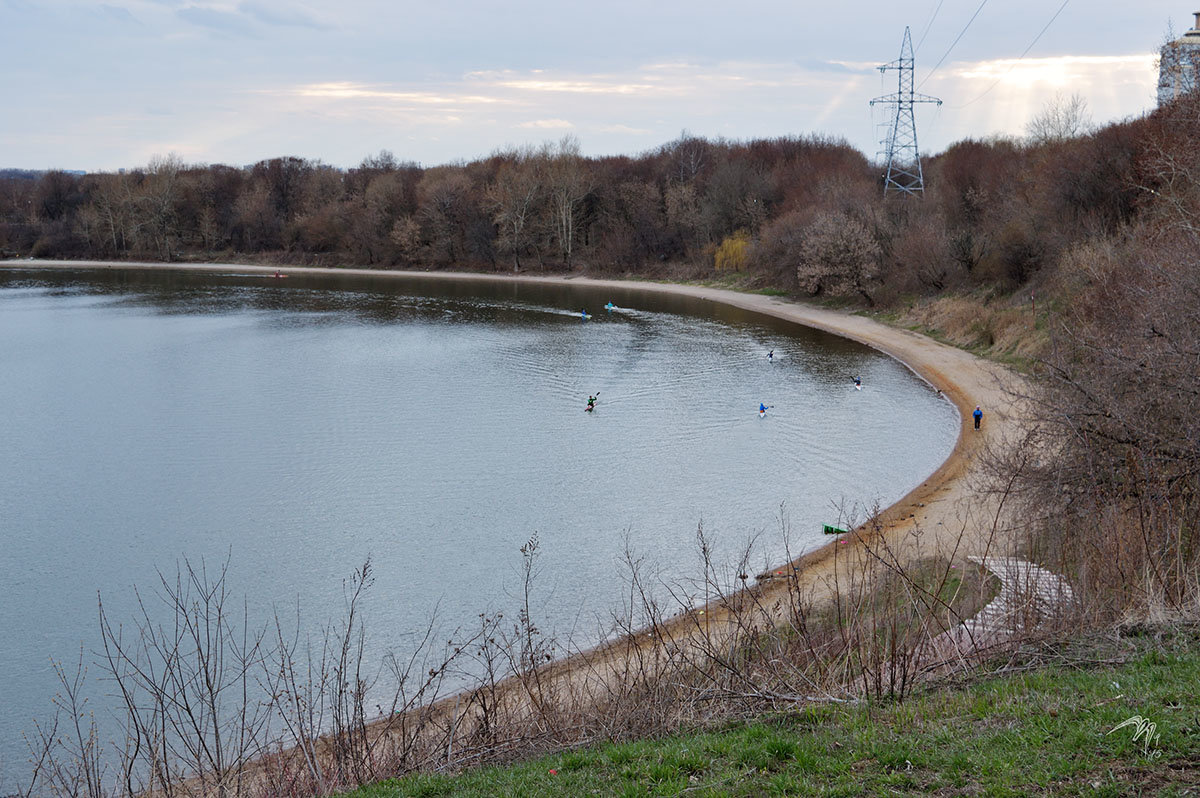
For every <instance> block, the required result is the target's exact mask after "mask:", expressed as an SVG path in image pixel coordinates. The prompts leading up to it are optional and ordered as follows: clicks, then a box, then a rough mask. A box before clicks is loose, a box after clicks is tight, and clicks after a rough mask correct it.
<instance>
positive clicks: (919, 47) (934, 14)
mask: <svg viewBox="0 0 1200 798" xmlns="http://www.w3.org/2000/svg"><path fill="white" fill-rule="evenodd" d="M944 2H946V0H938V4H937V8H935V9H933V16H932V17H930V18H929V23H928V24H927V25H926V26H925V30H923V31H921V40H920V41H919V42H917V47H916V49H915V50H913V54H914V55H915V54H916V53H918V52H920V50H921V45H922V44H924V43H925V37H926V36H927V35H928V34H929V29H930V28H932V27H933V21H934V20H935V19H937V15H938V12H939V11H941V10H942V3H944Z"/></svg>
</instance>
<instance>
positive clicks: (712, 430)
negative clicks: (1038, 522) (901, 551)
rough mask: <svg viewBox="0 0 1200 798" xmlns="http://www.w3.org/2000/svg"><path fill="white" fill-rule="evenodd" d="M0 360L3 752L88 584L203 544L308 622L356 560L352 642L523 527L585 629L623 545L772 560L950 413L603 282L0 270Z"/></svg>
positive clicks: (919, 450)
mask: <svg viewBox="0 0 1200 798" xmlns="http://www.w3.org/2000/svg"><path fill="white" fill-rule="evenodd" d="M608 302H611V303H614V304H615V305H617V306H618V307H617V309H615V310H613V311H606V310H605V309H604V305H605V304H606V303H608ZM583 308H587V310H588V311H589V312H590V314H591V318H590V319H586V320H585V319H583V318H582V317H581V314H580V311H581V309H583ZM772 350H773V351H774V358H773V360H769V359H768V358H767V356H766V355H767V353H768V352H769V351H772ZM0 370H2V373H3V379H2V380H0V407H3V408H4V418H5V422H4V424H3V426H2V429H0V452H2V453H3V457H0V546H2V554H0V685H3V687H2V692H3V696H2V700H0V772H6V773H9V774H12V773H14V772H15V773H20V772H22V768H23V765H22V762H21V760H22V759H23V758H24V748H23V745H22V744H21V739H20V734H21V732H22V731H23V730H29V729H30V728H31V725H32V723H31V721H32V718H33V717H35V716H45V715H47V714H49V711H50V697H51V696H52V695H53V693H54V692H55V689H56V683H55V678H54V673H53V669H52V668H51V666H50V659H51V658H53V659H55V660H58V661H60V662H62V661H65V662H68V663H71V662H74V661H75V660H77V659H78V657H79V655H80V651H81V647H82V650H83V652H84V658H85V661H90V660H91V659H92V658H93V657H92V652H93V651H95V650H96V648H97V647H98V642H99V636H98V633H97V632H96V625H97V624H96V617H97V610H96V607H97V594H98V593H99V594H100V595H101V596H102V597H103V600H104V603H105V609H106V612H107V613H108V614H109V616H110V618H112V619H114V620H115V621H120V620H122V619H123V618H132V616H133V613H134V611H135V610H136V601H135V598H134V593H133V588H134V586H138V587H140V588H141V589H142V590H143V591H147V590H148V589H152V588H153V587H154V586H155V585H156V584H157V581H158V576H157V574H158V573H159V572H163V573H166V574H174V572H175V569H176V566H177V563H179V562H181V561H182V560H183V558H188V559H189V560H190V561H191V562H193V563H195V564H199V563H200V562H201V561H203V562H204V563H205V564H206V565H208V566H209V567H210V568H211V567H216V566H219V565H220V564H221V563H223V562H225V561H226V560H228V561H229V577H228V583H229V586H230V589H231V591H232V592H234V593H235V594H237V595H238V596H239V597H240V596H242V595H245V596H246V597H247V600H248V605H249V607H250V612H251V615H252V616H253V617H254V618H256V619H263V620H265V619H266V618H267V617H268V616H269V615H270V612H271V611H272V608H274V607H279V608H283V609H284V610H285V611H287V610H288V608H291V609H290V611H291V612H292V613H293V614H294V613H295V607H296V605H297V603H298V604H299V606H300V607H301V617H302V618H303V621H302V624H306V625H307V624H311V626H312V628H313V629H315V628H317V627H318V626H319V625H320V624H321V623H324V622H327V621H328V619H329V618H331V617H335V616H336V615H337V614H338V612H339V611H340V609H341V606H342V596H343V592H342V591H343V582H344V580H346V579H347V578H349V577H350V576H351V575H352V573H353V572H354V570H355V568H357V567H359V566H360V565H362V563H363V562H364V561H365V560H366V559H367V558H368V557H370V558H371V561H372V563H373V566H374V572H375V583H374V585H373V586H372V588H371V590H370V591H369V593H368V597H367V603H366V605H365V616H366V618H367V626H368V630H369V634H370V637H369V643H368V653H369V657H370V658H371V659H372V660H373V662H374V663H375V664H376V665H377V664H378V662H379V661H380V660H381V658H382V656H383V652H384V651H387V650H395V651H400V652H403V651H405V650H406V647H408V648H411V646H412V645H413V644H414V641H415V640H416V639H417V636H418V635H419V634H420V633H421V631H422V630H423V629H424V627H425V624H426V622H427V621H428V619H429V617H430V616H431V614H432V613H433V612H434V611H435V608H436V613H437V617H438V619H439V623H440V624H442V628H444V629H453V628H455V627H457V626H460V625H467V626H469V625H470V623H471V622H472V620H473V619H475V618H476V617H477V616H478V614H479V613H480V612H487V611H495V610H498V609H508V608H512V607H513V606H514V605H515V603H516V599H515V597H516V595H517V593H518V591H519V589H520V585H521V578H520V566H521V554H520V551H519V550H520V547H521V546H522V545H524V544H525V542H526V541H527V540H528V539H529V538H530V537H531V536H532V535H534V534H535V533H536V535H537V537H538V540H539V560H538V569H539V576H538V580H537V582H536V590H535V608H536V610H537V612H538V614H539V617H540V619H541V622H540V624H539V625H540V626H541V627H542V628H543V630H545V631H550V630H553V631H554V633H555V634H557V635H559V636H560V637H563V638H565V637H567V636H571V637H573V639H574V640H575V641H576V643H578V644H586V643H588V642H592V641H595V640H596V639H597V638H598V636H599V635H600V634H602V633H603V632H604V631H607V630H608V629H609V628H610V627H611V621H610V619H611V611H612V610H613V609H615V608H616V607H618V606H619V605H620V603H621V596H622V593H623V586H624V572H623V571H622V569H621V567H620V559H621V554H622V551H623V548H624V547H625V546H626V545H628V546H629V547H630V548H631V549H632V550H633V551H634V552H636V553H638V554H639V555H643V556H645V557H646V558H647V559H648V560H649V561H650V562H652V563H654V564H655V565H656V567H657V570H658V573H659V575H660V578H661V579H662V580H663V581H664V582H667V583H671V584H681V585H685V586H686V585H687V584H689V583H688V582H687V580H688V579H689V578H692V577H694V576H696V575H697V574H698V573H699V572H698V565H699V554H698V551H697V546H696V532H697V528H698V526H700V525H702V526H703V529H704V530H705V533H706V534H707V535H708V536H709V537H710V538H711V540H712V541H713V544H714V550H715V554H716V557H717V559H718V561H719V562H722V563H731V564H732V563H733V562H734V560H735V559H736V556H737V554H738V553H739V552H740V551H742V550H743V549H744V548H745V547H746V546H747V544H748V543H749V542H751V541H753V542H754V555H753V559H752V564H753V566H754V567H757V568H765V567H768V566H769V565H777V564H780V563H782V562H783V561H785V560H786V559H787V557H788V554H789V553H790V555H791V556H796V555H798V554H799V553H801V552H802V551H804V550H806V549H811V548H813V547H816V546H819V545H821V544H823V543H824V542H826V540H827V539H826V538H824V536H823V535H822V534H821V532H820V527H821V524H822V523H827V522H828V523H833V522H838V521H842V520H844V517H843V516H842V512H841V511H842V509H843V508H844V509H847V510H849V511H851V512H853V513H856V514H857V515H858V517H859V518H860V519H861V516H862V514H863V511H864V509H865V508H869V507H870V506H872V505H875V504H879V505H887V504H889V503H891V502H893V501H895V500H897V499H898V498H900V497H901V496H902V495H904V494H905V493H906V492H908V491H909V490H910V489H911V488H913V487H914V486H916V485H917V484H919V483H920V482H921V481H922V480H923V479H924V478H925V477H926V476H928V475H929V474H930V473H931V472H933V471H934V470H935V469H936V468H937V466H938V465H939V464H940V463H941V462H942V461H943V460H944V459H945V458H946V457H947V455H948V454H949V452H950V450H951V448H952V447H953V445H954V442H955V439H956V437H957V433H958V415H957V411H956V410H955V409H954V408H953V407H952V406H951V405H950V404H949V402H947V401H946V400H944V399H943V398H941V397H940V396H938V395H937V394H936V393H935V391H934V390H933V389H932V388H930V387H929V386H928V385H926V384H925V383H924V382H922V381H921V380H920V379H918V378H917V377H916V376H915V375H913V374H912V373H911V372H910V371H909V370H908V369H907V368H906V367H904V366H903V365H902V364H900V363H898V362H896V361H894V360H892V359H890V358H888V357H886V356H884V355H882V354H880V353H878V352H876V351H874V350H871V349H869V348H867V347H864V346H861V345H858V344H856V343H853V342H850V341H847V340H844V339H840V338H836V337H833V336H830V335H827V334H823V333H819V332H817V331H813V330H808V329H805V328H800V327H797V326H795V325H791V324H788V323H785V322H782V321H778V320H773V319H771V318H768V317H764V316H761V315H756V314H753V313H750V312H748V311H742V310H738V309H733V308H729V307H725V306H722V305H719V304H716V303H713V302H710V301H707V300H701V299H696V298H688V297H680V296H671V295H664V294H657V293H654V294H652V293H648V292H641V291H638V290H637V288H636V286H634V285H631V286H629V287H628V288H621V289H610V288H605V289H600V288H595V287H588V286H582V285H570V284H568V285H544V284H532V283H522V282H482V281H446V280H437V279H432V278H423V277H404V278H400V279H397V278H394V277H389V276H382V275H381V276H379V277H371V276H367V277H359V276H346V275H333V276H301V275H293V276H291V277H289V278H287V279H286V280H277V279H272V278H265V277H262V276H258V275H245V274H239V273H238V272H237V269H236V267H230V272H229V273H228V274H206V273H197V272H181V271H136V270H120V269H114V270H95V271H89V270H62V271H59V270H54V271H31V270H14V269H0ZM856 375H857V376H861V378H862V382H863V389H862V390H861V391H860V390H855V388H854V385H853V383H852V378H853V377H854V376H856ZM597 392H599V401H598V403H597V407H596V410H595V412H594V413H587V412H585V411H584V407H585V402H586V399H587V397H588V396H589V394H595V393H597ZM760 402H761V403H764V404H767V405H770V406H771V408H770V409H769V410H768V411H767V413H766V415H765V417H762V418H760V416H759V414H758V412H757V409H758V407H759V404H760ZM784 525H786V526H787V527H788V529H789V530H790V531H789V534H788V535H787V539H786V540H785V536H784V535H783V533H782V527H783V526H784ZM686 589H687V588H686V587H685V588H684V590H685V592H686ZM93 670H95V669H93ZM93 675H94V674H93ZM95 700H96V704H95V706H97V707H100V708H102V707H103V704H104V701H103V698H102V697H97V698H96V699H95ZM2 786H4V785H3V783H0V787H2Z"/></svg>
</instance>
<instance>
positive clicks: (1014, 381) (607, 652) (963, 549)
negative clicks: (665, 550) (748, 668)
mask: <svg viewBox="0 0 1200 798" xmlns="http://www.w3.org/2000/svg"><path fill="white" fill-rule="evenodd" d="M0 268H10V269H53V268H63V269H105V270H109V269H111V270H120V269H140V270H164V271H165V270H191V271H205V272H228V271H230V270H232V269H236V270H237V271H238V272H250V273H255V274H272V273H274V272H275V271H276V269H275V267H262V266H245V265H241V264H157V263H112V262H96V261H0ZM287 272H288V273H289V274H313V275H358V276H370V277H375V278H383V279H387V278H388V277H389V276H390V277H395V278H396V279H403V278H406V277H412V276H416V277H421V278H428V277H439V278H443V279H446V280H461V281H467V280H474V281H493V282H495V281H505V282H512V281H518V282H519V281H525V282H530V283H547V284H560V285H566V284H572V283H575V284H585V285H588V286H594V287H597V288H604V287H612V288H621V289H624V290H628V289H635V290H641V291H645V292H647V293H674V294H678V295H685V296H691V297H696V298H700V299H705V300H709V301H712V302H715V303H723V304H726V305H730V306H733V307H736V308H740V309H743V310H748V311H751V312H754V313H760V314H764V315H768V316H772V317H775V318H778V319H782V320H785V321H790V322H793V323H797V324H801V325H803V326H807V327H812V328H814V329H818V330H822V331H825V332H828V333H832V334H835V335H839V336H842V337H845V338H849V339H851V340H854V341H857V342H859V343H862V344H865V345H866V346H869V347H871V348H874V349H876V350H878V351H880V352H883V353H884V354H887V355H889V356H890V357H892V358H895V359H896V360H899V361H900V362H901V363H903V364H904V365H905V366H907V367H908V368H909V369H910V370H911V371H913V372H914V373H915V374H916V375H918V376H919V377H920V378H921V379H923V380H925V381H926V382H927V383H929V384H930V385H931V386H933V387H935V388H936V389H938V390H940V391H941V392H942V393H943V394H944V395H945V396H946V397H947V398H948V399H950V401H951V402H952V403H953V404H954V405H955V407H956V408H957V409H958V412H959V417H960V423H959V434H958V438H957V440H956V442H955V445H954V448H953V449H952V450H951V452H950V455H949V456H948V457H947V459H946V460H945V461H944V462H943V463H942V464H941V465H940V466H939V467H938V468H937V469H936V470H935V471H934V472H933V473H932V474H930V475H929V476H927V477H926V478H925V479H924V481H922V482H921V483H920V484H919V485H917V486H916V487H915V488H913V489H912V490H911V491H909V492H908V493H907V494H906V495H904V496H903V497H901V498H900V500H899V501H897V502H895V503H893V504H892V505H891V506H889V507H888V508H886V509H884V510H882V511H880V512H879V513H877V514H876V515H875V516H873V517H872V518H869V519H867V521H866V523H864V524H862V525H861V526H859V527H857V528H856V529H854V530H853V531H852V532H851V534H849V535H845V536H839V540H831V541H830V542H829V543H827V544H826V545H823V546H820V547H819V548H817V549H814V550H812V551H809V552H807V553H805V554H803V555H801V556H799V557H797V558H796V559H794V560H792V561H791V562H790V563H785V564H781V565H780V566H776V567H775V568H773V569H772V570H771V571H770V572H767V573H764V574H760V575H759V578H758V580H757V583H756V584H752V585H747V586H746V587H743V588H740V589H738V590H737V591H736V595H737V596H744V595H754V594H756V595H757V596H758V600H760V601H761V602H762V603H761V605H760V606H777V607H778V606H783V607H787V606H788V603H787V601H786V600H785V599H788V598H789V597H790V598H792V599H795V598H796V597H797V596H799V595H800V594H801V593H803V594H804V595H806V596H807V597H808V599H809V600H811V601H814V602H815V601H827V600H829V599H831V598H832V597H834V596H836V595H838V594H839V593H840V588H839V578H843V579H844V578H845V571H846V568H847V564H848V563H850V562H851V561H852V560H856V559H857V560H859V561H862V560H864V559H865V554H866V551H867V546H866V545H860V544H863V543H868V542H879V541H881V540H882V541H884V542H885V544H886V545H887V546H894V547H895V550H899V549H904V554H903V556H904V557H905V558H908V557H925V556H931V555H938V556H941V557H945V558H947V559H950V560H953V561H955V562H959V563H965V562H966V561H967V558H968V557H977V558H978V557H988V556H995V555H997V554H999V555H1003V554H1008V553H1009V552H1008V551H1007V546H1005V545H1004V541H1002V540H1000V539H998V537H997V529H998V523H999V519H1000V518H1001V514H1000V513H1001V510H1002V509H1003V501H1002V499H998V498H996V497H993V496H989V495H987V494H986V493H984V492H978V491H976V490H975V487H976V485H975V483H976V478H977V477H979V478H982V477H984V476H985V475H984V474H983V468H982V464H981V459H980V458H979V457H978V456H977V455H978V454H979V453H980V452H981V451H982V450H983V449H984V448H985V447H988V446H993V445H994V446H997V447H999V446H1002V445H1005V444H1006V443H1008V442H1009V441H1011V440H1016V439H1017V435H1016V433H1017V432H1019V431H1020V429H1021V427H1022V426H1023V424H1024V421H1025V417H1024V408H1022V407H1021V406H1020V405H1019V404H1014V403H1013V401H1012V394H1011V393H1010V391H1011V390H1012V388H1013V387H1016V386H1018V385H1019V384H1020V382H1021V378H1020V376H1019V375H1017V374H1015V373H1014V372H1012V371H1010V370H1009V369H1007V368H1004V367H1003V366H1000V365H998V364H994V363H991V362H989V361H985V360H983V359H981V358H978V357H976V356H974V355H971V354H969V353H967V352H965V351H963V350H960V349H956V348H954V347H952V346H949V345H947V344H941V343H938V342H936V341H934V340H932V339H930V338H927V337H925V336H922V335H919V334H917V333H913V332H909V331H906V330H900V329H896V328H892V327H888V326H886V325H884V324H882V323H880V322H876V321H874V320H871V319H868V318H866V317H863V316H856V315H853V314H850V313H846V312H843V311H835V310H828V309H824V308H817V307H812V306H807V305H800V304H796V303H793V302H789V301H785V300H781V299H778V298H775V297H768V296H764V295H759V294H742V293H738V292H735V291H730V290H725V289H716V288H707V287H702V286H688V285H673V284H662V283H636V282H631V281H626V280H611V279H591V278H586V277H569V276H553V277H551V276H513V275H493V274H472V273H461V272H394V271H392V272H389V271H378V270H372V269H328V268H312V267H294V268H293V267H289V268H288V269H287ZM975 405H981V406H982V407H983V408H984V413H985V415H984V424H983V427H982V429H981V430H979V431H975V430H974V429H973V424H972V422H971V411H972V410H973V409H974V407H975ZM910 533H911V534H910ZM839 543H844V544H847V545H839ZM854 554H861V555H863V556H848V555H854ZM775 576H780V577H786V578H778V579H776V578H773V577H775ZM743 584H746V583H743ZM725 598H732V596H726V597H725ZM677 609H678V610H680V612H679V614H677V615H675V616H673V617H671V618H666V619H663V622H662V623H658V622H655V623H654V624H653V631H654V633H653V634H649V635H647V634H643V632H645V631H646V629H641V630H639V631H637V632H636V633H633V634H628V635H625V634H618V635H613V636H610V637H608V638H607V639H605V640H603V641H602V642H600V643H599V644H597V645H595V646H593V647H591V648H588V649H586V650H580V649H578V648H575V649H573V650H572V647H571V646H570V643H569V641H568V644H567V648H566V651H565V652H564V656H561V657H560V658H558V659H556V660H554V661H552V662H548V663H546V664H545V665H544V666H543V667H538V668H536V669H535V671H534V672H535V673H536V674H537V677H536V678H537V693H536V696H535V695H534V693H532V692H530V686H529V685H528V684H526V683H525V681H524V680H525V679H527V678H528V674H524V675H522V674H515V675H512V676H509V677H508V678H506V679H504V680H503V681H501V682H499V683H497V684H493V685H492V686H491V688H490V689H491V693H490V700H491V701H492V702H493V708H494V706H495V702H496V701H503V703H504V704H505V705H507V706H509V707H510V708H524V710H525V711H533V710H535V709H540V706H541V702H542V700H543V699H544V698H545V697H546V696H549V695H554V696H560V697H562V699H563V700H565V701H568V702H571V703H570V705H571V706H573V707H576V708H577V709H579V708H584V709H586V708H587V707H592V706H594V705H595V703H594V702H596V701H601V702H602V701H603V700H604V696H606V695H608V694H610V692H609V691H610V690H611V688H612V687H613V685H618V686H619V685H622V684H626V683H628V680H630V679H635V680H636V678H637V677H638V668H639V667H640V663H642V662H643V660H642V657H644V656H645V655H646V654H647V653H649V655H650V656H651V657H655V658H657V657H658V656H659V655H660V654H662V653H663V652H665V651H667V650H668V649H672V650H679V648H680V647H684V646H690V645H699V646H701V650H703V645H704V644H705V643H706V642H707V643H708V644H710V645H711V644H712V642H713V640H714V639H715V638H714V637H713V636H711V635H712V633H713V632H715V633H716V634H717V635H720V634H721V632H720V631H717V630H719V629H720V628H722V624H723V622H725V621H727V620H730V619H732V618H733V615H734V611H733V610H731V609H730V607H729V606H728V605H726V604H725V603H724V601H723V600H722V599H721V598H716V599H714V600H713V601H711V602H709V603H707V604H703V605H698V606H694V607H691V608H690V609H689V608H684V607H679V608H677ZM701 616H702V617H701ZM630 620H631V621H632V618H631V619H630ZM647 628H649V627H647ZM488 689H489V688H487V687H484V686H476V687H467V688H466V689H463V690H458V691H456V692H454V693H451V694H448V695H445V696H441V697H437V698H434V700H433V701H432V702H431V703H428V704H424V705H421V706H419V707H414V708H412V709H410V710H406V711H405V713H404V716H405V717H408V716H409V713H412V717H413V718H414V719H419V720H420V723H421V724H431V725H430V726H429V727H428V728H430V729H433V733H434V734H435V735H436V730H437V729H438V728H449V729H451V739H453V734H454V730H456V729H458V730H460V733H462V734H466V732H467V730H468V728H469V727H470V726H471V724H472V723H476V722H477V719H474V718H473V716H471V713H472V712H473V711H474V710H473V707H474V706H475V704H474V702H475V700H476V697H477V695H478V694H479V693H482V692H484V691H487V690H488ZM543 691H548V692H546V693H543ZM464 699H465V700H464ZM368 723H369V727H370V729H371V733H372V734H379V735H389V734H391V733H393V732H394V731H395V729H394V727H393V725H392V718H391V717H389V716H383V717H380V718H378V719H375V720H372V721H369V722H368ZM439 724H440V725H439ZM422 728H425V727H424V726H422ZM264 764H265V760H255V761H254V762H252V763H250V767H251V769H252V770H256V769H258V768H260V767H262V766H263V765H264Z"/></svg>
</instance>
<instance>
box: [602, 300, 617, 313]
mask: <svg viewBox="0 0 1200 798" xmlns="http://www.w3.org/2000/svg"><path fill="white" fill-rule="evenodd" d="M616 307H617V306H616V305H614V304H613V303H611V302H609V303H608V304H607V305H605V306H604V309H605V310H607V311H608V312H609V313H612V312H613V311H614V310H615V309H616Z"/></svg>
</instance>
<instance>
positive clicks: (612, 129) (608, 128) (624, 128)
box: [596, 125, 654, 136]
mask: <svg viewBox="0 0 1200 798" xmlns="http://www.w3.org/2000/svg"><path fill="white" fill-rule="evenodd" d="M596 130H597V131H599V132H601V133H625V134H628V135H630V136H648V135H650V134H651V133H653V132H654V131H653V130H647V129H646V128H641V127H630V126H629V125H601V126H600V127H598V128H596Z"/></svg>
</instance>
